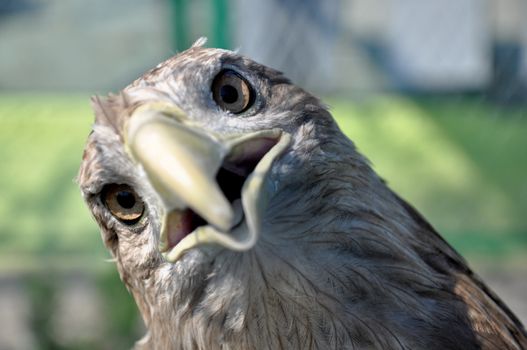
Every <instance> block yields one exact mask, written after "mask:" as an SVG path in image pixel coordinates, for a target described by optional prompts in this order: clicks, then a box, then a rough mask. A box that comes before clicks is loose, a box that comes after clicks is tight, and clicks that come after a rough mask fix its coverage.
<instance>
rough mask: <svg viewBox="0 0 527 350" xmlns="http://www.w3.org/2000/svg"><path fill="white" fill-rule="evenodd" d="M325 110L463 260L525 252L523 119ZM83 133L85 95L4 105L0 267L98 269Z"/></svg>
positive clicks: (362, 108)
mask: <svg viewBox="0 0 527 350" xmlns="http://www.w3.org/2000/svg"><path fill="white" fill-rule="evenodd" d="M328 102H329V104H330V105H331V106H332V112H333V114H334V116H335V117H336V118H337V120H338V122H339V125H340V126H341V128H342V129H343V130H344V131H345V132H346V134H347V135H349V136H350V137H351V138H352V139H353V140H354V141H355V143H356V145H357V146H358V148H359V149H360V150H361V151H362V152H363V153H364V154H366V155H367V157H368V158H369V159H370V160H371V161H372V163H373V165H374V168H375V169H376V170H377V171H378V172H379V173H380V174H381V176H382V177H383V178H385V179H386V180H387V181H388V183H389V184H390V185H391V187H392V188H394V189H395V190H396V191H397V192H398V193H400V194H401V195H402V196H403V197H404V198H406V199H407V200H408V201H409V202H411V203H412V204H414V206H416V207H417V208H418V209H419V210H420V211H421V212H423V213H424V214H425V216H426V217H427V218H428V219H429V220H430V221H431V222H432V224H433V225H434V226H436V227H437V228H438V230H439V231H440V232H442V233H443V234H444V235H445V236H446V237H447V239H448V240H449V241H451V242H452V243H453V244H454V246H456V247H457V248H458V249H460V250H461V252H462V253H466V254H482V255H494V256H504V255H509V254H521V253H525V252H526V251H527V238H526V237H527V218H526V215H525V214H526V213H527V181H525V178H526V175H527V137H526V136H525V135H527V110H526V109H523V110H522V109H514V110H511V109H502V108H498V107H495V106H492V105H489V104H488V103H484V102H481V101H478V100H475V99H443V100H432V99H420V100H412V99H407V98H403V97H382V98H377V99H374V100H366V101H362V102H346V101H344V100H341V99H328ZM91 122H92V113H91V109H90V106H89V97H88V96H84V95H74V96H70V95H0V171H1V172H0V193H1V196H0V266H7V265H6V264H10V265H16V266H21V265H22V266H23V265H24V264H25V265H28V266H38V265H39V264H40V263H41V261H44V260H45V261H47V262H50V261H52V262H55V264H57V265H62V264H65V263H64V261H77V262H78V263H79V264H81V265H85V264H90V263H88V262H90V261H91V262H93V263H94V264H95V262H96V261H97V262H100V264H102V260H103V259H102V258H103V257H106V254H105V251H104V249H103V247H102V243H101V241H100V238H99V234H98V229H97V227H96V225H95V224H94V222H93V221H92V219H91V218H90V216H89V214H88V211H87V210H86V208H85V207H84V204H83V203H82V200H81V197H80V194H79V191H78V189H77V186H76V185H75V183H74V178H75V176H76V172H77V168H78V166H79V164H80V159H81V155H82V149H83V146H84V142H85V140H86V137H87V135H88V132H89V130H90V124H91ZM20 257H23V258H24V259H20ZM14 259H16V262H14V261H15V260H14ZM98 266H100V265H98Z"/></svg>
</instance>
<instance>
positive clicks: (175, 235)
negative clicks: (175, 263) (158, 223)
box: [166, 209, 195, 250]
mask: <svg viewBox="0 0 527 350" xmlns="http://www.w3.org/2000/svg"><path fill="white" fill-rule="evenodd" d="M194 216H195V214H194V213H193V212H192V210H190V209H185V210H183V211H179V210H174V211H172V212H170V214H168V218H167V221H166V225H167V227H166V232H167V244H168V247H167V248H166V249H167V250H169V249H172V247H175V246H176V244H178V243H179V242H180V241H181V240H182V239H183V238H185V236H186V235H188V234H189V233H191V232H192V231H193V230H194Z"/></svg>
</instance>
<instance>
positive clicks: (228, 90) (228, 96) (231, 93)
mask: <svg viewBox="0 0 527 350" xmlns="http://www.w3.org/2000/svg"><path fill="white" fill-rule="evenodd" d="M220 96H221V99H222V101H223V102H225V103H229V104H231V103H234V102H236V101H238V90H236V88H235V87H234V86H232V85H223V86H222V87H221V89H220Z"/></svg>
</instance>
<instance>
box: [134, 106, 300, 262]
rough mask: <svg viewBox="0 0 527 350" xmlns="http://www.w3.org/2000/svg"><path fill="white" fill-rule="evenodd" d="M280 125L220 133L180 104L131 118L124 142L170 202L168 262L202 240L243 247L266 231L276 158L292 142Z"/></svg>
mask: <svg viewBox="0 0 527 350" xmlns="http://www.w3.org/2000/svg"><path fill="white" fill-rule="evenodd" d="M290 142H291V135H289V134H288V133H287V132H285V131H283V130H281V129H267V130H260V131H255V132H236V133H232V134H228V133H222V134H219V133H215V132H213V131H210V130H207V129H205V128H204V127H203V126H198V125H195V124H194V123H193V122H192V121H190V120H189V119H188V117H187V116H186V115H185V113H184V112H183V111H181V110H180V109H178V108H177V107H175V106H173V105H171V104H166V103H157V102H152V103H148V104H145V105H143V106H141V107H139V108H137V109H136V110H135V111H134V112H133V114H132V115H131V117H130V119H129V120H128V121H127V125H126V134H125V145H126V151H127V152H128V154H129V155H130V156H131V158H132V159H133V160H134V161H136V162H137V163H138V164H139V165H141V167H142V169H143V170H144V171H145V173H146V175H147V177H148V179H149V180H150V184H151V185H152V187H153V188H154V190H155V191H156V193H157V194H158V195H159V197H160V199H161V200H162V203H163V205H164V209H165V211H164V214H163V218H162V220H163V221H162V225H161V232H160V237H159V250H160V252H161V253H162V254H163V256H164V257H165V259H166V260H167V261H169V262H175V261H176V260H178V259H179V258H180V257H181V255H182V254H183V253H184V252H185V251H187V250H188V249H191V248H193V247H196V246H198V245H201V244H207V243H214V244H218V245H220V246H223V247H224V248H228V249H231V250H237V251H244V250H248V249H250V248H251V247H253V246H254V244H255V243H256V241H257V240H258V236H259V234H260V228H261V223H262V217H263V215H264V213H265V210H266V208H267V203H268V200H269V198H270V192H273V191H274V190H275V189H274V187H270V186H269V183H268V182H267V181H266V179H267V174H268V173H269V171H270V169H271V167H272V165H273V162H274V161H275V159H277V158H278V157H279V156H280V155H281V154H282V152H283V151H284V150H285V149H286V148H287V147H288V146H289V144H290Z"/></svg>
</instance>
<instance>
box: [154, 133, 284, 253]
mask: <svg viewBox="0 0 527 350" xmlns="http://www.w3.org/2000/svg"><path fill="white" fill-rule="evenodd" d="M278 141H279V139H278V138H272V137H262V138H256V139H250V140H247V141H246V142H244V143H241V144H239V145H236V147H234V148H233V150H232V151H231V153H229V154H228V155H227V157H226V158H225V160H224V162H223V163H222V165H221V167H220V169H219V170H218V172H217V174H216V177H215V180H216V182H217V184H218V186H219V188H220V189H221V191H222V193H223V195H224V196H225V198H226V199H227V200H228V202H229V203H230V205H231V207H232V209H233V212H234V221H233V224H232V227H231V231H232V230H235V229H236V228H237V227H239V226H240V225H241V224H242V222H243V220H244V212H243V206H242V189H243V186H244V184H245V182H246V180H247V178H248V177H249V176H250V175H251V174H252V173H253V171H254V169H255V168H256V166H257V165H258V163H259V162H260V160H261V159H262V158H263V157H264V156H265V155H266V154H267V153H268V152H269V150H271V149H272V148H273V147H274V146H275V145H276V144H277V142H278ZM166 225H167V227H166V232H167V235H166V242H165V245H164V246H163V249H162V252H168V251H170V250H172V249H173V248H174V247H175V246H177V245H178V243H179V242H181V241H182V240H183V239H184V238H185V237H186V236H188V235H190V234H191V233H193V232H194V231H196V230H197V229H198V228H199V227H202V226H208V225H212V226H214V225H213V224H211V223H209V222H208V221H207V220H206V219H204V218H203V217H202V216H200V215H199V214H198V213H197V212H196V211H194V210H193V209H191V208H185V209H183V210H173V211H172V212H171V213H170V214H169V217H168V220H167V224H166Z"/></svg>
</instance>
